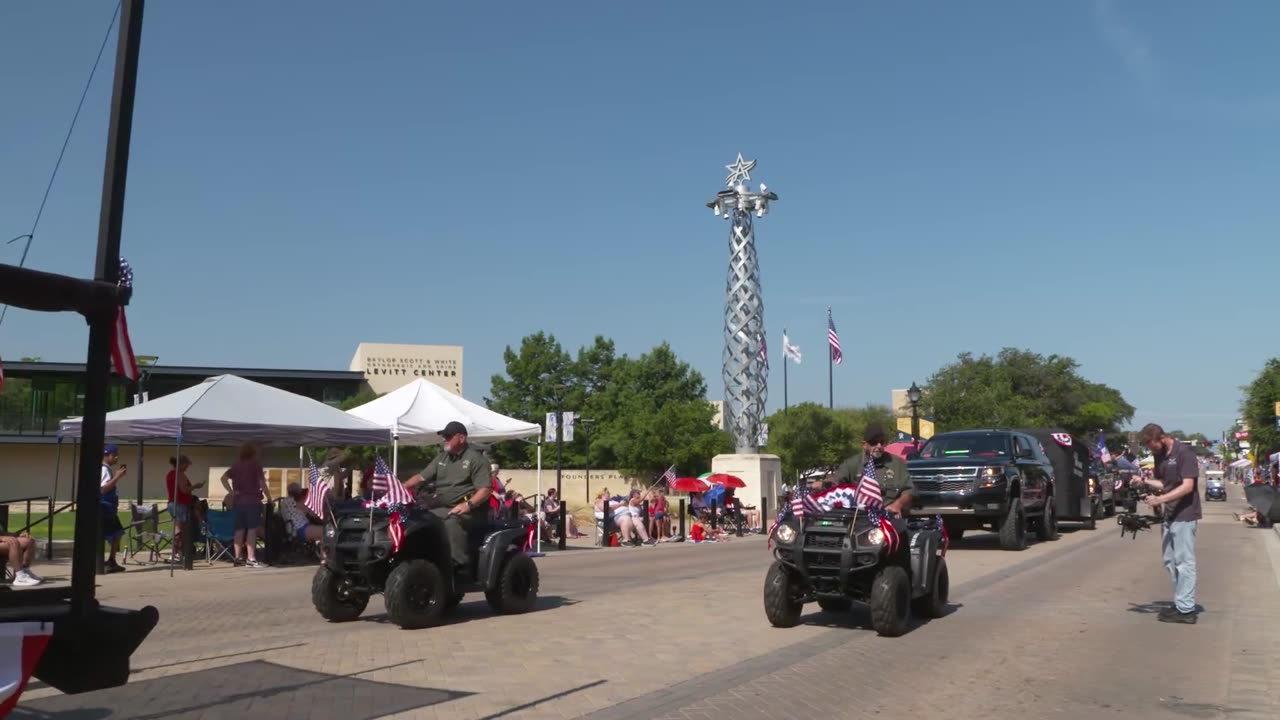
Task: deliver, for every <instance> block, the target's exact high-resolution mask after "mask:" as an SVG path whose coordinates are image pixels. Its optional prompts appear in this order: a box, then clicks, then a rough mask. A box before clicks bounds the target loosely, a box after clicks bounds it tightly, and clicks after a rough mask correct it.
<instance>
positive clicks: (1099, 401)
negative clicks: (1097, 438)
mask: <svg viewBox="0 0 1280 720" xmlns="http://www.w3.org/2000/svg"><path fill="white" fill-rule="evenodd" d="M1079 367H1080V365H1079V363H1077V362H1076V361H1075V360H1073V359H1072V358H1069V357H1065V356H1062V355H1048V356H1045V355H1040V354H1038V353H1034V352H1031V351H1030V350H1019V349H1015V348H1005V349H1003V350H1001V351H1000V352H999V353H998V354H997V355H996V356H995V357H991V356H989V355H983V356H981V357H974V356H973V354H972V353H967V352H966V353H961V354H960V355H959V356H958V357H957V359H956V362H954V363H951V364H950V365H947V366H944V367H943V368H941V369H939V370H938V371H937V372H936V373H934V375H933V376H932V377H931V378H930V379H929V381H928V382H927V383H926V386H925V388H924V397H923V400H922V408H923V411H924V412H925V413H926V414H928V415H932V416H933V418H934V421H935V423H936V425H937V428H938V431H939V432H943V431H947V430H962V429H965V428H979V427H1061V428H1063V429H1065V430H1067V431H1069V432H1072V433H1075V434H1078V435H1081V436H1089V437H1092V436H1094V435H1095V434H1096V433H1097V432H1098V431H1099V430H1101V431H1103V432H1105V433H1107V434H1108V442H1107V444H1108V447H1110V446H1112V445H1113V444H1115V445H1116V447H1117V448H1119V447H1121V446H1123V444H1124V443H1123V438H1121V437H1120V436H1119V433H1120V431H1121V428H1122V427H1123V426H1124V425H1125V424H1126V423H1128V422H1129V421H1130V420H1131V419H1132V418H1133V413H1134V408H1133V406H1132V405H1130V404H1129V403H1127V402H1125V399H1124V397H1123V396H1122V395H1121V394H1120V392H1119V391H1118V390H1116V389H1114V388H1111V387H1108V386H1107V385H1104V384H1102V383H1095V382H1091V381H1089V380H1086V379H1084V378H1082V377H1081V376H1080V374H1079V372H1078V370H1079Z"/></svg>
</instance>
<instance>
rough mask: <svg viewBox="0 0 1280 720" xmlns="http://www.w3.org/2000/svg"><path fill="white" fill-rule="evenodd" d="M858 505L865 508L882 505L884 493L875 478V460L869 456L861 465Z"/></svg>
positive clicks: (880, 506)
mask: <svg viewBox="0 0 1280 720" xmlns="http://www.w3.org/2000/svg"><path fill="white" fill-rule="evenodd" d="M858 505H859V506H861V507H866V508H877V509H879V508H882V507H884V493H883V492H881V490H880V481H879V480H876V462H875V460H873V459H871V458H870V457H868V458H867V464H866V465H864V466H863V467H862V479H861V480H859V481H858Z"/></svg>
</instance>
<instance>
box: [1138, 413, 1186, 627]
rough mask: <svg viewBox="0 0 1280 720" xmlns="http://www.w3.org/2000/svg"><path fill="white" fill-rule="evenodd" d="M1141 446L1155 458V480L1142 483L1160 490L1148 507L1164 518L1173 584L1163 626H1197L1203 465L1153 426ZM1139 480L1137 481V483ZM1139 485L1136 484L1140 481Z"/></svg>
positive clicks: (1167, 560)
mask: <svg viewBox="0 0 1280 720" xmlns="http://www.w3.org/2000/svg"><path fill="white" fill-rule="evenodd" d="M1141 437H1142V444H1143V445H1145V446H1146V447H1147V449H1148V450H1150V451H1151V454H1152V455H1153V456H1154V457H1155V463H1156V464H1155V478H1154V479H1151V480H1147V479H1145V478H1144V479H1142V482H1145V483H1146V484H1148V485H1150V486H1151V487H1152V488H1154V489H1156V490H1159V491H1160V493H1159V494H1158V495H1149V496H1147V498H1146V499H1145V502H1146V503H1147V504H1148V505H1150V506H1151V507H1152V508H1161V509H1162V510H1163V513H1164V526H1163V528H1164V532H1163V541H1162V548H1163V550H1164V566H1165V568H1166V569H1167V570H1168V571H1169V577H1170V578H1172V579H1173V607H1169V608H1165V609H1164V610H1162V611H1161V612H1160V622H1168V623H1185V624H1187V625H1195V624H1196V523H1197V522H1198V521H1199V520H1200V517H1201V511H1200V493H1198V492H1196V484H1197V482H1198V481H1199V479H1200V461H1199V460H1198V459H1197V458H1196V453H1195V451H1194V450H1192V449H1191V446H1190V445H1187V444H1185V443H1180V442H1178V441H1177V440H1176V439H1174V438H1172V437H1169V436H1168V435H1167V434H1165V431H1164V428H1162V427H1160V426H1159V425H1157V424H1155V423H1150V424H1149V425H1147V426H1146V427H1144V428H1142V434H1141ZM1137 477H1140V476H1135V478H1137ZM1135 481H1136V480H1135Z"/></svg>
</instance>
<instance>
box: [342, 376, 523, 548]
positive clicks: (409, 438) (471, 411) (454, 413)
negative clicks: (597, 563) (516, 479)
mask: <svg viewBox="0 0 1280 720" xmlns="http://www.w3.org/2000/svg"><path fill="white" fill-rule="evenodd" d="M347 413H348V414H350V415H354V416H355V417H357V418H360V419H362V420H367V421H369V422H371V423H374V424H376V425H380V426H382V427H384V428H387V429H389V430H390V431H391V441H392V445H391V472H392V474H394V475H396V477H397V478H398V477H399V472H400V443H404V444H406V445H414V446H426V445H438V444H440V443H442V442H444V439H443V438H441V437H440V434H439V433H440V431H441V430H443V429H444V426H445V425H448V424H449V423H450V422H454V421H457V422H460V423H462V424H463V425H465V426H466V427H467V438H468V439H469V440H471V441H474V442H477V443H485V444H487V443H495V442H501V441H503V440H527V441H529V442H536V443H537V444H538V474H537V477H538V495H539V498H541V495H542V427H541V426H540V425H537V424H535V423H530V422H525V421H523V420H517V419H515V418H511V417H507V416H506V415H503V414H501V413H496V412H494V411H492V410H490V409H489V408H487V407H484V406H482V405H477V404H475V403H473V402H471V401H470V400H467V399H466V398H463V397H462V396H460V395H455V394H453V393H451V392H449V391H448V390H445V389H444V388H442V387H440V386H439V385H436V384H435V383H431V382H427V381H426V380H424V379H422V378H417V379H416V380H414V381H413V382H411V383H409V384H408V385H405V386H403V387H401V388H398V389H396V390H392V391H391V392H389V393H387V394H386V395H383V396H382V397H380V398H378V399H376V400H373V401H370V402H367V403H365V404H364V405H361V406H359V407H356V408H352V409H351V410H348V411H347ZM540 501H541V500H539V502H540ZM541 529H542V528H541V525H539V528H538V548H539V550H538V551H539V552H541V546H542V532H541Z"/></svg>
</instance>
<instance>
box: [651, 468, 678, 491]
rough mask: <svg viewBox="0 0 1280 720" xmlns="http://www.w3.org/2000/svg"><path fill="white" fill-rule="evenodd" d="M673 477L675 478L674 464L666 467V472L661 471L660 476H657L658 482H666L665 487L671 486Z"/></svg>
mask: <svg viewBox="0 0 1280 720" xmlns="http://www.w3.org/2000/svg"><path fill="white" fill-rule="evenodd" d="M675 479H676V466H675V465H672V466H671V467H669V468H667V471H666V472H664V473H662V477H660V478H658V482H660V483H661V482H665V483H666V484H667V487H671V483H672V482H674V481H675ZM655 484H657V483H655Z"/></svg>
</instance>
